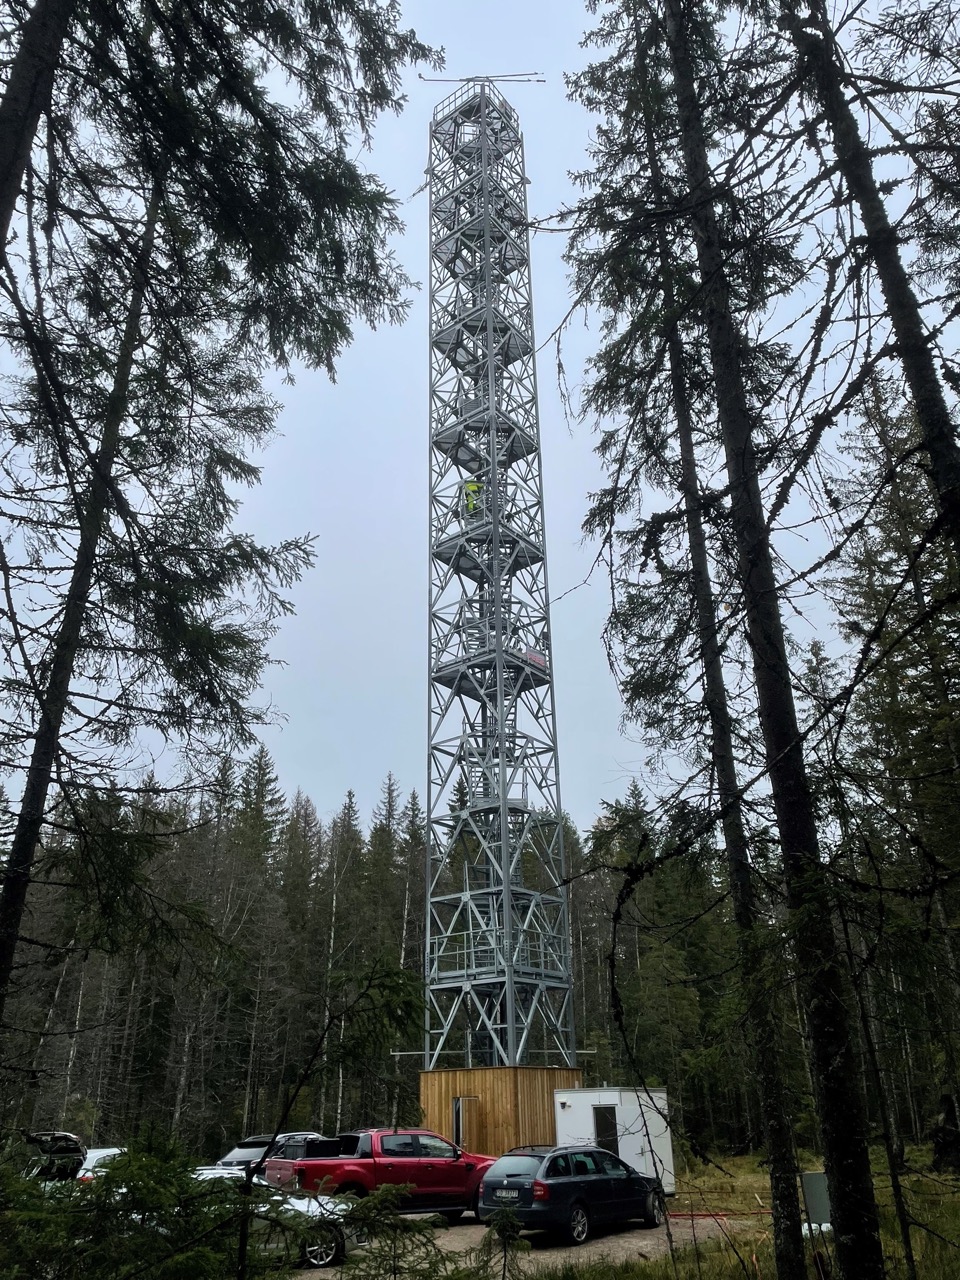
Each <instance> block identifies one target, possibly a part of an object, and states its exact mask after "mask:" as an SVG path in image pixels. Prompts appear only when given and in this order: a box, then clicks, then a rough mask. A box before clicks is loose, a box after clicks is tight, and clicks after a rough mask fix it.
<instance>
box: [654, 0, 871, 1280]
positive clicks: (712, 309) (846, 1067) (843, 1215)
mask: <svg viewBox="0 0 960 1280" xmlns="http://www.w3.org/2000/svg"><path fill="white" fill-rule="evenodd" d="M665 15H666V28H667V38H668V44H669V49H670V58H671V63H672V69H673V77H674V83H675V89H676V97H677V108H678V116H679V122H680V132H681V145H682V150H683V157H684V164H685V167H686V173H687V181H688V183H689V186H690V194H691V199H690V209H691V214H690V217H691V222H692V226H693V230H694V235H695V238H696V243H697V257H698V262H699V270H700V278H701V281H702V286H703V292H702V295H701V296H702V312H703V316H704V320H705V324H706V330H707V339H708V342H709V348H710V357H711V363H712V366H713V376H714V381H715V390H716V396H717V407H718V412H719V418H720V427H721V433H722V436H723V448H724V454H725V458H726V466H727V476H728V480H729V483H730V498H731V507H732V515H733V525H734V533H735V537H736V544H737V552H738V558H739V565H738V576H739V580H740V585H741V589H742V591H743V595H744V604H745V609H746V614H747V627H748V636H749V640H750V645H751V649H752V655H753V669H754V678H755V681H756V686H757V700H758V707H759V713H760V722H761V728H762V733H763V739H764V747H765V753H766V759H767V770H768V775H769V778H770V784H771V788H772V792H773V803H774V809H775V813H776V819H777V827H778V831H779V836H780V846H781V851H782V857H783V872H784V880H785V884H786V890H787V903H788V906H789V908H790V910H791V912H792V914H793V918H794V924H795V927H794V931H793V932H794V937H795V946H796V952H797V957H798V960H799V967H800V977H801V982H802V984H803V992H804V1003H805V1005H806V1013H807V1026H808V1029H809V1034H810V1045H811V1056H812V1059H813V1062H812V1065H813V1073H814V1078H815V1080H816V1085H817V1104H818V1115H819V1118H820V1129H821V1135H822V1138H823V1144H824V1156H825V1164H826V1170H827V1180H828V1184H829V1188H830V1196H831V1205H832V1213H833V1228H834V1239H835V1241H836V1248H837V1258H838V1261H839V1263H840V1269H841V1272H842V1274H843V1275H844V1276H845V1277H848V1280H852V1277H854V1276H856V1277H857V1278H858V1280H882V1277H883V1275H884V1266H883V1252H882V1249H881V1244H880V1227H879V1221H878V1216H877V1207H876V1202H875V1199H874V1194H873V1182H872V1178H871V1174H870V1160H869V1152H868V1148H867V1134H866V1118H865V1116H864V1114H863V1106H862V1101H861V1097H860V1091H859V1089H858V1088H857V1084H856V1075H857V1073H856V1062H855V1061H854V1055H853V1053H852V1049H851V1044H852V1038H851V1035H850V1030H851V1027H850V1019H849V1014H848V1012H847V997H848V995H849V991H848V987H847V983H846V982H845V973H844V970H843V966H842V963H841V961H840V958H839V957H838V955H837V948H836V941H835V938H834V936H833V929H832V923H831V911H830V906H831V903H830V892H829V885H828V882H827V879H826V876H825V874H824V870H823V866H822V864H821V861H820V850H819V841H818V833H817V826H816V820H815V816H814V809H813V801H812V796H811V794H810V788H809V783H808V780H807V774H806V766H805V763H804V759H803V751H802V746H801V741H800V735H799V731H798V725H797V716H796V708H795V706H794V700H793V689H792V685H791V679H790V669H789V663H788V660H787V652H786V642H785V637H784V633H783V626H782V622H781V618H780V611H779V603H778V595H777V582H776V577H775V575H774V571H773V559H772V554H771V548H770V543H769V537H768V534H767V527H766V521H765V517H764V511H763V504H762V499H761V494H760V485H759V479H758V476H757V468H756V458H755V453H754V446H753V437H752V422H751V415H750V407H749V403H748V399H747V394H746V388H745V385H744V381H743V354H744V353H743V349H742V345H741V339H740V335H739V334H738V332H737V329H736V326H735V324H734V321H733V316H732V311H731V306H730V296H729V286H728V283H727V277H726V269H725V263H724V258H723V249H722V246H721V239H720V234H719V228H718V225H717V219H716V215H715V212H714V208H713V202H712V200H711V185H712V184H711V182H710V173H709V166H708V159H707V146H706V139H705V136H704V132H703V125H702V115H701V110H700V104H699V102H698V99H697V92H696V82H695V76H694V67H693V61H692V58H691V55H690V50H689V47H688V43H687V30H686V16H685V13H684V10H683V7H682V2H681V0H665Z"/></svg>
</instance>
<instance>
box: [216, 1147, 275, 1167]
mask: <svg viewBox="0 0 960 1280" xmlns="http://www.w3.org/2000/svg"><path fill="white" fill-rule="evenodd" d="M266 1149H267V1144H266V1143H265V1142H264V1143H262V1144H261V1145H258V1146H255V1147H253V1146H247V1144H246V1143H244V1142H241V1143H240V1145H239V1146H238V1147H234V1148H233V1150H232V1151H228V1152H227V1154H226V1155H225V1156H221V1157H220V1159H221V1160H222V1161H223V1163H224V1164H226V1162H227V1161H228V1160H259V1159H260V1157H261V1156H262V1155H263V1153H264V1152H265V1151H266Z"/></svg>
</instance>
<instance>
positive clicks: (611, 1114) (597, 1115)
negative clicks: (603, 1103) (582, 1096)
mask: <svg viewBox="0 0 960 1280" xmlns="http://www.w3.org/2000/svg"><path fill="white" fill-rule="evenodd" d="M593 1140H594V1142H596V1144H597V1146H598V1147H603V1149H604V1151H609V1152H610V1154H611V1155H613V1156H619V1154H620V1143H619V1142H618V1140H617V1108H616V1107H594V1108H593Z"/></svg>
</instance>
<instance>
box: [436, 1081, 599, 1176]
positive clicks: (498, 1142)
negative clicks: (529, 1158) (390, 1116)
mask: <svg viewBox="0 0 960 1280" xmlns="http://www.w3.org/2000/svg"><path fill="white" fill-rule="evenodd" d="M580 1084H581V1074H580V1072H579V1071H578V1070H577V1069H576V1068H575V1067H445V1068H441V1069H439V1070H437V1071H421V1072H420V1106H421V1109H422V1110H423V1123H424V1126H425V1127H426V1128H428V1129H433V1130H434V1132H436V1133H441V1134H443V1135H444V1137H446V1138H452V1136H453V1100H454V1098H476V1099H477V1102H476V1104H475V1105H473V1104H471V1105H469V1106H468V1107H466V1108H465V1109H464V1116H463V1124H464V1132H463V1135H462V1142H463V1146H464V1147H465V1148H466V1149H467V1151H472V1152H474V1153H475V1154H477V1155H490V1156H498V1155H500V1154H502V1152H504V1151H508V1150H509V1149H510V1147H519V1146H522V1145H524V1144H525V1143H544V1144H548V1145H553V1143H554V1142H556V1127H555V1122H554V1112H553V1091H554V1089H578V1088H579V1087H580Z"/></svg>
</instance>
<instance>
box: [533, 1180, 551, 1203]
mask: <svg viewBox="0 0 960 1280" xmlns="http://www.w3.org/2000/svg"><path fill="white" fill-rule="evenodd" d="M533 1198H534V1200H549V1199H550V1188H549V1187H548V1186H547V1184H546V1183H545V1182H539V1181H537V1182H534V1184H533Z"/></svg>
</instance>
